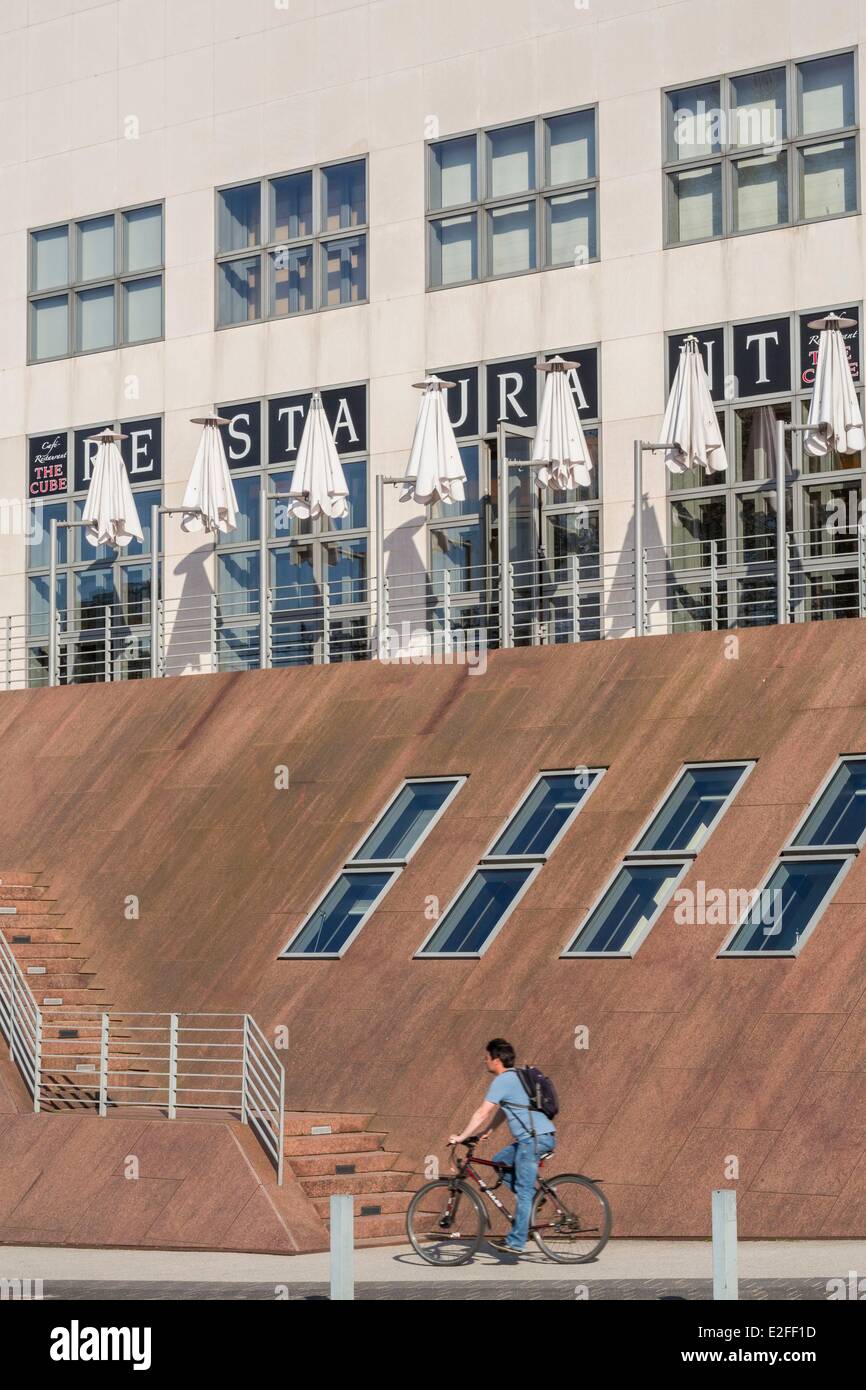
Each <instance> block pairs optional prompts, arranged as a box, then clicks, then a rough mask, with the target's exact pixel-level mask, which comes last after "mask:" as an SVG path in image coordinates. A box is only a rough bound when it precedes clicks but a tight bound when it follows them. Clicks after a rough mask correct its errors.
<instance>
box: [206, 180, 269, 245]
mask: <svg viewBox="0 0 866 1390" xmlns="http://www.w3.org/2000/svg"><path fill="white" fill-rule="evenodd" d="M261 202H262V193H261V185H260V184H258V183H246V184H244V185H243V186H242V187H240V188H222V189H220V191H219V192H218V193H217V250H218V251H220V252H222V251H245V250H246V248H247V247H248V246H259V245H260V244H261V234H262V229H261V211H262V210H261Z"/></svg>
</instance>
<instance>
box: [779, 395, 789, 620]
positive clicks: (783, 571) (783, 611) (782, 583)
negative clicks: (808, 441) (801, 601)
mask: <svg viewBox="0 0 866 1390" xmlns="http://www.w3.org/2000/svg"><path fill="white" fill-rule="evenodd" d="M786 550H787V536H786V526H785V421H784V420H781V419H780V420H777V421H776V621H777V622H778V623H780V624H781V623H786V622H787V621H788V593H787V589H788V585H787V565H786V563H785V562H786V560H787V554H786Z"/></svg>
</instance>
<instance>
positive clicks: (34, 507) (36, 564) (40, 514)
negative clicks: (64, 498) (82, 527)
mask: <svg viewBox="0 0 866 1390" xmlns="http://www.w3.org/2000/svg"><path fill="white" fill-rule="evenodd" d="M65 520H66V503H65V502H50V503H45V502H35V503H33V504H31V507H30V513H29V516H28V519H27V568H28V569H29V570H40V569H47V568H48V566H49V565H50V564H51V523H52V521H65ZM68 535H69V531H68V530H67V529H66V527H64V528H63V530H58V532H57V563H58V564H59V565H65V564H66V541H67V537H68Z"/></svg>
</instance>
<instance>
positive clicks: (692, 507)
mask: <svg viewBox="0 0 866 1390" xmlns="http://www.w3.org/2000/svg"><path fill="white" fill-rule="evenodd" d="M727 530H728V528H727V506H726V500H725V498H724V496H713V497H689V498H688V499H685V498H684V499H682V500H680V498H676V499H675V500H674V501H672V502H671V527H670V534H671V550H670V563H671V565H672V567H673V568H674V569H677V570H689V569H707V568H708V567H709V566H710V565H711V564H712V556H713V547H712V542H713V541H715V542H716V563H717V564H719V565H724V564H726V563H727V546H726V544H725V537H726V535H727Z"/></svg>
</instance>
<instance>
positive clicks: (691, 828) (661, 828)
mask: <svg viewBox="0 0 866 1390" xmlns="http://www.w3.org/2000/svg"><path fill="white" fill-rule="evenodd" d="M745 771H746V769H745V768H744V767H742V766H739V767H713V766H710V765H709V764H708V765H707V766H705V767H687V768H686V770H685V772H684V773H683V775H682V777H681V778H680V779H679V781H678V782H677V785H676V786H675V787H674V790H673V791H672V792H671V794H670V796H669V797H668V799H667V801H666V802H665V804H664V806H663V807H662V808H661V810H660V811H659V812H658V815H656V816H655V817H654V819H653V821H652V824H651V825H650V826H649V827H648V829H647V830H646V832H645V834H644V835H642V836H641V839H640V841H639V842H638V844H637V846H636V847H635V852H636V853H637V852H639V851H642V852H643V853H645V854H649V853H657V852H662V853H683V854H685V853H689V854H695V853H697V851H698V850H699V849H700V847H701V845H702V843H703V841H704V840H705V839H706V837H707V835H708V834H709V832H710V830H711V829H712V827H713V825H714V824H715V822H716V821H717V820H718V818H719V816H720V815H721V813H722V810H723V809H724V805H725V802H726V801H727V799H728V797H729V796H730V795H731V793H732V792H733V790H734V788H735V787H736V786H737V784H738V783H739V782H740V781H741V780H742V778H743V775H744V773H745Z"/></svg>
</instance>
